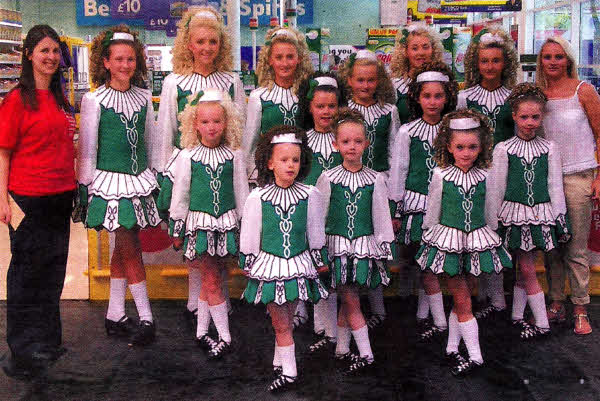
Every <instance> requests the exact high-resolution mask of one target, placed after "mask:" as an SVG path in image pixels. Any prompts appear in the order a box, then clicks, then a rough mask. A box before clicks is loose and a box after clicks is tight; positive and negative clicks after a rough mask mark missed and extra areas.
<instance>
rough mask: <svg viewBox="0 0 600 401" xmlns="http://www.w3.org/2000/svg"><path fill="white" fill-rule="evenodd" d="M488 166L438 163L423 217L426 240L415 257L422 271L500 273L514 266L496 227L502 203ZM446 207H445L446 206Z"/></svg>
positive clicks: (477, 273) (449, 273)
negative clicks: (440, 165)
mask: <svg viewBox="0 0 600 401" xmlns="http://www.w3.org/2000/svg"><path fill="white" fill-rule="evenodd" d="M487 176H488V171H486V170H483V169H480V168H477V167H472V168H471V169H470V170H469V171H468V172H466V173H465V172H464V171H462V170H461V169H459V168H458V167H456V166H450V167H446V168H443V169H442V168H439V167H436V168H435V169H434V170H433V177H432V178H431V184H430V185H429V197H428V199H427V212H426V214H425V218H424V220H423V229H424V230H425V231H424V232H423V239H422V240H423V244H422V245H421V248H420V249H419V252H418V253H417V256H416V257H415V258H416V260H417V263H418V264H419V266H421V269H422V270H426V269H430V270H431V271H432V272H433V273H435V274H440V273H447V274H448V275H450V276H455V275H457V274H462V273H470V274H472V275H474V276H479V275H480V274H481V273H482V272H484V273H492V272H496V273H498V272H500V271H501V270H502V269H503V268H510V267H512V262H511V258H510V255H509V254H508V252H507V251H506V249H505V248H504V247H503V246H502V239H501V238H500V237H499V236H498V234H496V233H495V232H494V230H495V229H496V228H497V225H498V213H497V212H498V208H497V203H496V202H495V196H494V190H495V189H494V187H493V183H492V182H491V180H489V179H487V178H488V177H487ZM442 206H443V207H442Z"/></svg>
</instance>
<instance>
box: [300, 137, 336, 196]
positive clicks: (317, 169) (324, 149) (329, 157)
mask: <svg viewBox="0 0 600 401" xmlns="http://www.w3.org/2000/svg"><path fill="white" fill-rule="evenodd" d="M306 136H307V138H308V147H309V148H310V150H312V152H313V153H312V162H311V166H310V173H309V174H308V176H307V177H306V178H305V179H304V183H305V184H308V185H315V184H316V183H317V180H318V179H319V176H320V175H321V173H322V172H323V171H327V170H331V169H332V168H334V167H336V166H339V165H340V164H342V156H341V155H340V152H338V150H337V149H335V148H334V147H333V141H334V140H335V136H334V135H333V133H332V132H327V133H323V132H318V131H315V130H314V129H311V130H310V131H308V132H307V133H306Z"/></svg>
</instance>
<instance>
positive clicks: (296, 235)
mask: <svg viewBox="0 0 600 401" xmlns="http://www.w3.org/2000/svg"><path fill="white" fill-rule="evenodd" d="M323 210H324V208H323V199H322V196H321V194H320V193H319V191H318V190H317V189H316V188H315V187H313V186H310V185H305V184H302V183H299V182H295V183H294V184H292V185H291V186H290V187H288V188H282V187H279V186H277V185H275V184H270V185H267V186H265V187H259V188H255V189H254V190H253V191H252V192H251V193H250V195H249V196H248V199H247V200H246V204H245V206H244V214H243V216H244V218H243V219H242V229H241V232H240V267H241V268H243V269H244V271H246V273H247V275H248V285H247V286H246V289H245V290H244V294H243V295H242V298H243V299H245V300H246V301H248V302H249V303H253V304H258V303H261V302H262V303H263V304H268V303H271V302H275V303H276V304H277V305H282V304H284V303H286V302H293V301H295V300H297V299H299V300H302V301H312V302H314V303H316V302H318V301H319V299H321V298H327V296H328V292H327V290H326V289H325V287H324V286H323V284H322V283H321V280H320V279H319V276H318V274H317V268H318V267H320V266H323V264H324V261H326V260H327V255H326V248H325V222H324V215H323Z"/></svg>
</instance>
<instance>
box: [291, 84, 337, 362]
mask: <svg viewBox="0 0 600 401" xmlns="http://www.w3.org/2000/svg"><path fill="white" fill-rule="evenodd" d="M298 97H299V98H300V103H299V108H300V122H301V124H302V126H303V128H305V129H307V130H308V131H307V133H306V136H307V137H308V147H309V148H310V150H312V163H311V167H310V173H309V174H308V177H306V178H305V179H304V183H305V184H308V185H315V184H316V182H317V179H318V178H319V176H320V175H321V173H322V172H324V171H327V170H331V169H332V168H334V167H336V166H339V165H340V164H342V156H341V155H340V152H338V150H337V149H336V148H335V147H334V146H333V141H334V136H333V132H331V124H332V123H333V117H334V116H335V114H336V113H337V111H338V108H339V107H340V106H341V105H343V104H344V101H345V97H344V93H343V88H342V85H341V83H340V82H338V80H337V79H336V78H335V77H334V76H333V75H332V74H330V73H323V72H316V73H314V74H312V75H311V76H310V78H308V79H306V80H304V81H302V83H301V84H300V88H299V90H298ZM336 320H337V294H336V293H335V292H332V291H330V293H329V297H328V298H327V299H322V300H321V301H319V302H318V303H316V304H315V305H314V332H315V334H316V337H317V340H316V341H315V342H314V343H313V344H312V345H310V346H309V347H308V350H309V352H310V353H315V352H319V351H326V352H328V351H331V352H333V347H335V342H336V341H337V340H336V338H337V331H336Z"/></svg>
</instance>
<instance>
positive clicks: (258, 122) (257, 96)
mask: <svg viewBox="0 0 600 401" xmlns="http://www.w3.org/2000/svg"><path fill="white" fill-rule="evenodd" d="M297 117H298V97H297V96H296V94H295V93H294V92H293V91H292V88H287V89H286V88H282V87H281V86H279V85H277V84H276V83H273V87H272V88H271V89H269V88H268V87H260V88H257V89H255V90H253V91H252V92H250V96H249V98H248V112H247V115H246V127H245V128H244V135H243V137H242V149H243V150H244V155H245V157H246V165H247V167H246V168H247V172H248V177H249V178H250V179H251V180H252V181H254V180H255V179H256V174H257V172H256V170H255V169H254V151H255V149H256V144H257V142H258V138H259V137H260V135H262V134H264V133H265V132H267V131H268V130H269V129H271V128H273V127H275V126H277V125H291V126H296V125H297Z"/></svg>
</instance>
